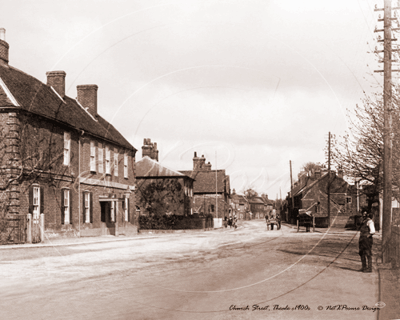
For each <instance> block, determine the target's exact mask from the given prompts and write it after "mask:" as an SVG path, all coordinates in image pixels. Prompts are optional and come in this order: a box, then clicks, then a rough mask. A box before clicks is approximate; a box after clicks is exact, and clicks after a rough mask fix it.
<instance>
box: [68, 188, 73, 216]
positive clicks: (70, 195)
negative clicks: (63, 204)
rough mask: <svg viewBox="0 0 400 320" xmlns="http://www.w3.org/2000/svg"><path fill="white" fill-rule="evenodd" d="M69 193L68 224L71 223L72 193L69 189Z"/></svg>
mask: <svg viewBox="0 0 400 320" xmlns="http://www.w3.org/2000/svg"><path fill="white" fill-rule="evenodd" d="M68 193H69V194H68V195H69V224H72V193H71V190H69V192H68Z"/></svg>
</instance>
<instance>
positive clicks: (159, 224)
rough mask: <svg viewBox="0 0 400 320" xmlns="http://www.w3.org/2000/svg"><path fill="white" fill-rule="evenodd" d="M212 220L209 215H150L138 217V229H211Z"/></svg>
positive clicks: (212, 225)
mask: <svg viewBox="0 0 400 320" xmlns="http://www.w3.org/2000/svg"><path fill="white" fill-rule="evenodd" d="M213 227H214V219H213V216H212V215H211V214H209V215H206V216H205V217H200V216H199V215H198V214H193V215H189V216H181V215H174V214H173V215H162V216H157V215H152V216H140V217H139V228H140V229H145V230H150V229H153V230H184V229H203V228H213Z"/></svg>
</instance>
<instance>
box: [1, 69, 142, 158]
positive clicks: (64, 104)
mask: <svg viewBox="0 0 400 320" xmlns="http://www.w3.org/2000/svg"><path fill="white" fill-rule="evenodd" d="M0 79H1V80H2V81H3V82H4V84H5V85H6V87H7V88H8V90H9V91H10V93H11V94H12V96H13V97H14V98H15V99H16V101H17V103H18V104H19V106H14V105H12V104H11V103H9V102H10V100H9V99H5V98H4V92H3V91H4V90H1V88H0V107H14V108H18V109H19V108H21V109H23V110H25V111H27V112H31V113H34V114H37V115H40V116H43V117H46V118H49V119H52V120H56V121H58V122H60V123H62V124H64V125H66V126H70V127H74V128H76V129H78V130H84V131H85V132H86V133H90V134H92V135H94V136H97V137H100V138H103V139H105V140H108V141H111V142H113V143H115V144H117V145H120V146H122V147H125V148H127V149H131V150H136V149H135V148H134V147H133V146H132V145H131V144H130V143H129V142H128V141H127V140H126V139H125V138H124V137H123V136H122V135H121V134H120V133H119V132H118V131H117V130H116V129H115V128H114V127H113V126H112V125H111V124H110V123H108V122H107V121H106V120H104V119H103V118H102V117H101V116H97V120H98V121H95V120H94V119H93V118H92V117H91V116H90V115H89V114H88V113H87V111H85V110H84V109H83V108H82V107H81V106H80V105H79V104H78V103H77V101H76V100H75V99H72V98H69V97H67V96H65V97H64V100H61V99H60V97H59V96H58V95H57V94H56V93H55V91H54V90H53V89H52V88H51V87H50V86H48V85H46V84H44V83H42V82H41V81H39V80H38V79H36V78H34V77H32V76H30V75H28V74H26V73H24V72H22V71H20V70H18V69H16V68H13V67H11V66H7V65H0Z"/></svg>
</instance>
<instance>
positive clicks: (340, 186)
mask: <svg viewBox="0 0 400 320" xmlns="http://www.w3.org/2000/svg"><path fill="white" fill-rule="evenodd" d="M326 179H328V173H325V174H323V175H322V176H321V177H320V178H319V179H316V180H307V182H308V181H312V182H311V183H310V184H308V185H307V184H306V185H305V186H304V187H303V188H301V189H300V190H297V191H296V192H294V193H293V194H294V196H298V195H300V194H302V193H306V192H307V191H308V190H310V189H311V188H312V187H313V186H315V185H316V184H317V183H320V182H321V181H322V180H326ZM347 186H348V183H347V182H346V181H345V180H344V179H343V178H339V177H338V176H337V175H336V174H335V175H334V178H333V180H332V182H331V187H330V189H331V190H330V192H331V193H336V192H346V191H347ZM320 189H322V191H324V192H325V193H326V192H327V191H326V190H325V189H326V185H321V186H320Z"/></svg>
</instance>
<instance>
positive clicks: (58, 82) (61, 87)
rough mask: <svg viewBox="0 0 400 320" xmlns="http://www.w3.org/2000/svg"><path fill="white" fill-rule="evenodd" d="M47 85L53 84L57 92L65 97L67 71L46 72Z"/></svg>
mask: <svg viewBox="0 0 400 320" xmlns="http://www.w3.org/2000/svg"><path fill="white" fill-rule="evenodd" d="M46 76H47V85H48V86H51V87H53V88H54V90H56V92H57V93H58V94H59V95H60V96H61V98H64V96H65V76H66V73H65V71H49V72H46Z"/></svg>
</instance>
